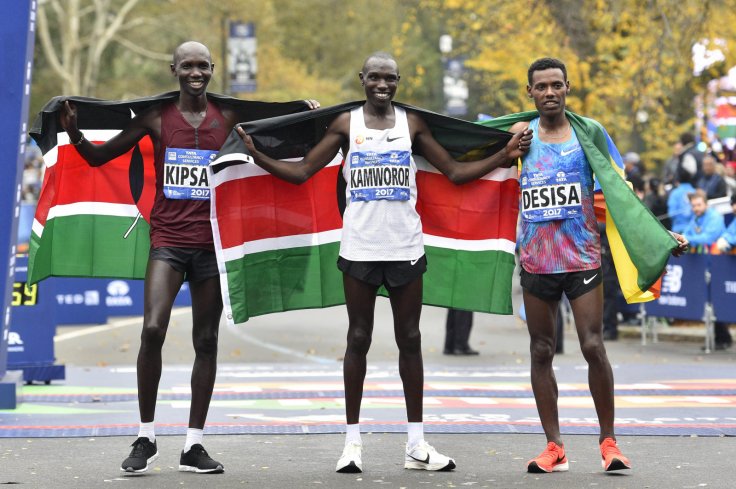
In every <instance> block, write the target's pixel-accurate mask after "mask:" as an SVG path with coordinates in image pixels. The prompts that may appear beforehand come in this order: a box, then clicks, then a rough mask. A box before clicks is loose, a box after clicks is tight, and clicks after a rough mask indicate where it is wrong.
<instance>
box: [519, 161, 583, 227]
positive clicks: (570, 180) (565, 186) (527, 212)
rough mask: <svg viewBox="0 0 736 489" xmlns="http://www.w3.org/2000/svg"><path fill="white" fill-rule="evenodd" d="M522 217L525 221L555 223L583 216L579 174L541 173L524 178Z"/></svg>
mask: <svg viewBox="0 0 736 489" xmlns="http://www.w3.org/2000/svg"><path fill="white" fill-rule="evenodd" d="M521 208H522V211H521V215H522V218H523V219H524V220H525V221H529V222H539V221H553V220H557V219H569V218H571V217H577V216H581V215H582V214H583V206H582V192H581V187H580V175H579V174H578V173H565V172H557V173H556V174H554V175H548V174H545V173H542V172H536V173H530V174H529V175H524V176H523V177H522V179H521Z"/></svg>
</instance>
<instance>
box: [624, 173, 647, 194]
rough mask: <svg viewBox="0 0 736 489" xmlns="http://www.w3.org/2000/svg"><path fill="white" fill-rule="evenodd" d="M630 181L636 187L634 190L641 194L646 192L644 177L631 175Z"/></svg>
mask: <svg viewBox="0 0 736 489" xmlns="http://www.w3.org/2000/svg"><path fill="white" fill-rule="evenodd" d="M628 179H629V182H631V186H632V187H634V190H636V191H639V192H643V191H644V179H643V178H642V177H640V176H639V175H631V176H630V177H628Z"/></svg>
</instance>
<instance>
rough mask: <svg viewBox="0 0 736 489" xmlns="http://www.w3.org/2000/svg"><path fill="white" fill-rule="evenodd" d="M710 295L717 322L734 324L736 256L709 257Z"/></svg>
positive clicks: (735, 318) (735, 317)
mask: <svg viewBox="0 0 736 489" xmlns="http://www.w3.org/2000/svg"><path fill="white" fill-rule="evenodd" d="M710 260H711V262H710V263H711V267H710V273H711V275H710V295H711V301H712V303H713V312H714V313H715V316H716V318H717V320H718V321H725V322H728V323H736V256H734V255H711V256H710Z"/></svg>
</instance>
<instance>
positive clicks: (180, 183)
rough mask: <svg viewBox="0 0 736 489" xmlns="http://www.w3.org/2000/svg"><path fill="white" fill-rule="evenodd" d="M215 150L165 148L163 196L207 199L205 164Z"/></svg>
mask: <svg viewBox="0 0 736 489" xmlns="http://www.w3.org/2000/svg"><path fill="white" fill-rule="evenodd" d="M216 155H217V151H211V150H208V149H182V148H166V153H165V157H164V196H165V197H166V198H167V199H185V200H209V198H210V189H209V182H208V181H207V165H209V164H210V161H212V160H214V159H215V156H216Z"/></svg>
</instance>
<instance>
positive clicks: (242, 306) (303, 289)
mask: <svg viewBox="0 0 736 489" xmlns="http://www.w3.org/2000/svg"><path fill="white" fill-rule="evenodd" d="M339 250H340V244H339V243H330V244H325V245H321V246H313V247H301V248H288V249H282V250H276V251H264V252H260V253H252V254H248V255H246V256H244V257H242V258H239V259H234V260H230V261H228V262H226V264H225V267H226V275H227V279H226V280H227V288H228V302H229V304H228V305H227V306H226V309H229V310H226V314H228V315H231V316H232V318H231V319H232V321H233V322H234V323H236V324H237V323H243V322H245V321H247V320H248V318H250V317H254V316H259V315H262V314H268V313H271V312H277V311H289V310H296V309H311V308H319V307H329V306H334V305H338V304H344V303H345V296H344V293H343V284H342V272H340V271H339V270H338V269H337V265H336V263H337V257H338V254H339ZM425 250H426V254H427V261H428V270H427V273H426V274H425V276H424V300H423V302H424V303H425V304H429V305H436V306H443V307H456V308H464V309H473V310H476V311H481V312H491V313H496V314H511V313H512V306H511V280H510V278H511V275H512V274H513V271H514V267H515V262H514V255H513V254H511V253H506V252H503V251H457V250H451V249H447V248H437V247H432V246H426V247H425ZM384 295H385V294H384ZM228 319H230V318H228Z"/></svg>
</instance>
